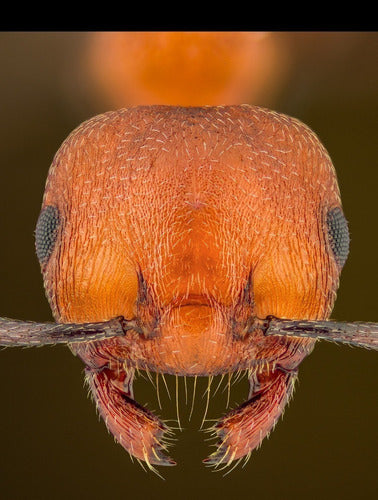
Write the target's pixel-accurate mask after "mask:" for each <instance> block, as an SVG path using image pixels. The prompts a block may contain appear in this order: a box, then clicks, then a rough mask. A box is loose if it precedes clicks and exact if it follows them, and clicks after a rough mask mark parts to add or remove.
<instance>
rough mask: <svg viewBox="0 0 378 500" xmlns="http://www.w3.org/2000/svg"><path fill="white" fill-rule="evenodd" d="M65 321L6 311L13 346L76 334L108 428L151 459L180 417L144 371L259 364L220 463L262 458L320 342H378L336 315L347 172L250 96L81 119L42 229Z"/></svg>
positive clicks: (194, 372)
mask: <svg viewBox="0 0 378 500" xmlns="http://www.w3.org/2000/svg"><path fill="white" fill-rule="evenodd" d="M36 248H37V255H38V258H39V261H40V264H41V268H42V272H43V277H44V284H45V288H46V292H47V297H48V300H49V302H50V305H51V308H52V311H53V315H54V318H55V320H56V322H57V323H56V324H44V325H43V324H33V323H31V322H30V323H28V322H18V321H12V320H5V319H3V320H2V322H1V325H0V343H1V344H3V345H33V344H43V343H54V342H68V343H69V344H70V347H71V349H72V351H73V352H74V353H75V354H76V355H78V356H79V357H80V358H81V359H82V360H83V362H84V364H85V367H86V368H85V370H86V380H87V383H88V384H89V387H90V389H91V391H92V394H93V397H94V400H95V402H96V405H97V407H98V409H99V412H100V414H101V416H102V417H103V419H104V421H105V423H106V425H107V427H108V429H109V430H110V431H111V432H112V433H113V435H114V437H115V438H116V440H117V441H118V442H119V443H120V444H121V445H122V446H123V447H124V448H125V449H126V450H127V451H128V452H129V453H130V454H131V455H133V456H135V457H136V458H138V459H141V460H144V461H146V462H147V464H148V465H150V466H151V467H152V464H156V465H170V464H174V462H173V461H172V460H171V459H170V458H168V457H166V456H165V454H164V453H163V449H162V445H161V442H162V440H163V436H164V432H165V431H167V430H168V428H167V426H166V424H165V423H163V422H162V421H160V420H159V419H158V418H157V417H156V416H155V415H154V414H153V413H152V412H150V411H148V410H146V409H145V408H143V407H142V406H140V405H139V404H138V403H136V402H135V401H134V398H133V377H134V371H135V370H136V369H138V370H147V371H153V372H156V373H168V374H174V375H178V376H213V375H218V374H227V373H232V372H236V371H241V370H243V371H244V370H245V371H246V372H247V373H248V378H249V382H250V392H249V396H248V399H247V401H246V402H245V403H244V404H242V406H240V407H239V408H238V409H236V410H233V411H231V412H230V413H228V414H226V415H225V416H224V417H223V418H221V419H220V420H219V421H218V422H217V424H216V425H215V426H214V430H215V432H216V434H217V435H218V437H219V439H220V443H219V447H218V449H217V451H216V452H215V453H214V454H212V455H211V456H210V457H209V458H208V459H206V460H205V462H207V463H210V464H219V463H225V464H227V463H231V462H233V461H234V460H238V459H240V458H242V457H245V456H248V455H249V454H250V453H251V451H252V450H253V449H254V448H256V447H257V446H258V445H259V444H260V443H261V441H262V439H263V438H264V436H266V435H267V434H268V433H269V432H270V430H271V429H272V428H273V427H274V425H275V423H276V422H277V420H278V418H279V417H280V415H281V413H282V411H283V409H284V407H285V405H286V403H287V401H288V400H289V398H290V397H291V395H292V393H293V387H294V382H295V379H296V377H297V371H298V366H299V364H300V363H301V361H302V360H303V359H304V358H305V357H306V356H307V355H308V354H309V353H310V352H311V351H312V349H313V347H314V344H315V342H316V340H315V339H316V338H330V339H332V340H336V341H340V342H349V343H354V344H355V345H362V346H366V347H371V348H377V329H376V325H375V324H361V323H360V324H354V323H349V324H348V323H346V324H344V325H343V324H340V323H334V322H331V321H328V319H329V317H330V314H331V311H332V308H333V304H334V301H335V297H336V291H337V288H338V283H339V274H340V272H341V269H342V267H343V265H344V263H345V261H346V258H347V255H348V248H349V234H348V227H347V223H346V220H345V217H344V215H343V211H342V207H341V201H340V194H339V189H338V184H337V179H336V174H335V171H334V168H333V165H332V163H331V160H330V158H329V156H328V153H327V152H326V150H325V148H324V147H323V146H322V145H321V143H320V142H319V140H318V138H317V137H316V135H315V134H314V133H313V132H312V131H311V130H310V129H309V128H308V127H307V126H305V125H303V124H302V123H301V122H299V121H298V120H296V119H293V118H290V117H288V116H285V115H282V114H279V113H276V112H273V111H269V110H267V109H262V108H258V107H254V106H250V105H238V106H217V107H187V108H184V107H173V106H140V107H131V108H126V109H121V110H119V111H114V112H108V113H105V114H102V115H99V116H97V117H94V118H92V119H90V120H88V121H87V122H85V123H83V124H82V125H80V126H79V127H78V128H77V129H76V130H75V131H74V132H72V133H71V135H70V136H69V137H68V138H67V139H66V140H65V141H64V143H63V145H62V146H61V148H60V149H59V151H58V153H57V154H56V156H55V158H54V161H53V164H52V166H51V169H50V172H49V175H48V179H47V184H46V190H45V195H44V199H43V205H42V211H41V215H40V217H39V219H38V223H37V229H36Z"/></svg>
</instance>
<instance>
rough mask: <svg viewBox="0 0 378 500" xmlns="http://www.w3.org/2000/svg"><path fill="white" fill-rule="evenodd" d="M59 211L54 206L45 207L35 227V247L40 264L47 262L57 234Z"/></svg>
mask: <svg viewBox="0 0 378 500" xmlns="http://www.w3.org/2000/svg"><path fill="white" fill-rule="evenodd" d="M59 222H60V221H59V212H58V209H57V208H56V207H54V206H51V205H49V206H47V207H45V208H44V209H43V210H42V212H41V213H40V214H39V217H38V221H37V226H36V228H35V249H36V252H37V257H38V260H39V262H40V264H41V265H42V264H47V261H48V260H49V257H50V255H51V253H52V251H53V249H54V244H55V241H56V237H57V234H58V227H59Z"/></svg>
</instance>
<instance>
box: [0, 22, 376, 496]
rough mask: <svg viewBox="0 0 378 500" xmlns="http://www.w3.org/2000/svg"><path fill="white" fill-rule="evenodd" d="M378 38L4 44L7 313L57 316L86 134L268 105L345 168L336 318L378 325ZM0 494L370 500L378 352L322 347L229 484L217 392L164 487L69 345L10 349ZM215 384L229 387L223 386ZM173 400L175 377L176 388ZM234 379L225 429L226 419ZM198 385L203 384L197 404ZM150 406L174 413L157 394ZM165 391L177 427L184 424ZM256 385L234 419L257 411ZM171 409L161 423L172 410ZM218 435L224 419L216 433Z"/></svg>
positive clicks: (224, 36) (180, 445)
mask: <svg viewBox="0 0 378 500" xmlns="http://www.w3.org/2000/svg"><path fill="white" fill-rule="evenodd" d="M377 56H378V33H374V32H345V33H344V32H305V33H301V32H274V33H263V32H258V33H202V32H198V33H159V32H158V33H136V32H131V33H130V32H129V33H110V32H109V33H96V32H25V33H24V32H1V33H0V71H1V78H0V110H1V114H0V182H1V187H2V196H1V197H0V213H1V216H0V227H1V235H2V244H1V245H0V279H1V284H2V287H1V301H0V316H6V317H11V318H18V319H29V320H35V321H49V320H51V319H52V318H51V313H50V309H49V306H48V304H47V301H46V299H45V296H44V291H43V286H42V279H41V275H40V271H39V265H38V263H37V259H36V256H35V251H34V235H33V231H34V227H35V222H36V219H37V217H38V214H39V210H40V206H41V202H42V195H43V191H44V183H45V179H46V175H47V171H48V168H49V165H50V163H51V162H52V159H53V156H54V154H55V152H56V151H57V149H58V148H59V146H60V144H61V143H62V141H63V140H64V139H65V138H66V136H67V135H68V134H69V133H70V132H71V131H72V130H73V129H74V128H75V127H76V126H77V125H79V124H80V123H81V122H82V121H84V120H86V119H88V118H90V117H92V116H93V115H96V114H98V113H102V112H104V111H108V110H110V109H116V108H120V107H123V106H127V105H135V104H159V103H160V104H183V105H202V104H238V103H242V102H243V103H252V104H256V105H260V106H265V107H269V108H272V109H275V110H276V111H280V112H284V113H286V114H289V115H291V116H294V117H296V118H299V119H300V120H302V121H303V122H305V123H306V124H307V125H309V126H310V127H311V128H312V129H313V130H314V131H315V132H316V133H317V134H318V136H319V137H320V139H321V140H322V142H323V143H324V145H325V146H326V148H327V150H328V151H329V153H330V155H331V158H332V159H333V162H334V165H335V167H336V170H337V173H338V178H339V184H340V188H341V193H342V199H343V205H344V211H345V214H346V216H347V219H348V220H349V224H350V230H351V253H350V257H349V260H348V262H347V264H346V266H345V268H344V271H343V274H342V279H341V286H340V290H339V294H338V300H337V303H336V307H335V309H334V312H333V317H334V318H336V319H340V320H349V321H353V320H364V321H378V315H377V307H376V301H377V293H376V287H377V260H376V256H377V251H378V245H377V242H378V238H377V201H376V200H377V180H378V162H377V147H376V144H377V132H378V120H377V116H378V93H377V85H378V64H377ZM0 356H1V359H0V391H1V411H0V446H1V455H0V498H1V499H4V500H8V499H9V500H10V499H34V498H37V499H63V498H64V499H66V498H67V497H69V498H71V499H76V498H80V499H87V498H88V499H89V498H91V499H103V498H107V497H109V498H113V499H121V498H129V497H130V498H136V499H139V498H151V499H155V498H156V499H160V498H164V499H170V498H177V497H180V498H182V499H189V498H193V497H194V498H199V499H202V498H204V499H206V500H211V499H213V498H214V499H217V500H221V499H222V500H223V499H227V498H230V496H232V497H241V496H247V498H252V497H253V498H259V500H263V499H273V498H274V499H276V498H278V499H289V498H290V499H296V498H301V499H302V498H306V499H319V498H321V499H331V498H332V499H338V498H340V499H341V498H342V499H357V498H358V499H365V498H366V499H367V498H372V497H373V496H374V494H375V496H376V494H377V492H378V478H377V466H378V463H377V445H378V433H377V424H376V422H377V421H378V401H377V381H378V377H377V357H376V354H375V353H374V352H368V351H364V350H362V349H357V348H355V349H352V348H349V347H341V346H336V345H333V344H328V343H320V344H319V345H318V346H317V347H316V349H315V351H314V352H313V354H312V355H311V356H310V357H308V358H307V359H306V360H305V361H304V362H303V363H302V365H301V369H300V378H299V384H298V385H297V389H296V393H295V396H294V398H293V400H292V402H291V404H290V405H289V406H288V408H287V409H286V412H285V415H284V418H283V419H281V420H280V421H279V423H278V425H277V426H276V429H275V430H274V432H273V433H272V434H271V436H270V438H269V439H266V440H265V441H264V442H263V445H262V447H261V448H260V449H259V450H257V451H255V452H254V453H253V454H252V457H251V459H250V461H249V462H248V464H247V465H246V467H245V468H241V467H239V468H237V469H235V470H234V471H233V472H232V473H231V474H229V475H227V476H225V477H223V475H222V474H223V473H222V472H219V473H214V472H212V469H207V468H206V467H204V466H203V465H202V464H201V460H202V459H203V458H205V457H206V456H207V455H208V453H209V451H210V449H209V443H208V442H206V441H204V439H205V438H207V437H208V436H207V435H206V434H204V433H202V432H198V427H199V426H200V423H201V420H202V416H203V412H204V409H205V403H206V401H205V399H206V398H202V394H203V392H204V391H205V389H206V382H205V381H200V383H199V385H200V387H199V389H200V390H199V391H197V397H196V401H195V407H194V413H193V417H192V419H191V420H190V421H189V419H188V413H189V408H188V407H189V406H190V405H189V403H188V405H185V398H184V389H183V384H182V381H180V391H179V392H180V398H181V412H182V414H181V421H182V425H183V427H184V429H183V431H182V432H179V431H178V432H177V438H178V441H177V442H176V445H175V447H174V448H173V449H172V456H173V458H175V459H176V461H177V462H178V465H177V466H176V467H173V468H168V469H161V472H162V473H163V474H164V477H165V479H166V480H165V481H162V480H161V479H159V478H158V477H156V476H155V475H154V474H152V473H150V472H148V473H146V472H144V471H143V470H142V469H141V468H140V466H139V465H138V464H137V463H134V464H133V463H132V462H131V460H130V459H129V456H128V455H127V453H126V452H124V450H123V449H122V448H121V447H120V446H119V445H117V444H115V443H114V441H113V438H112V437H111V435H110V434H108V433H107V431H106V429H105V426H104V424H103V423H102V421H99V419H98V417H97V415H96V412H95V408H94V405H93V403H92V402H91V400H90V398H89V397H87V389H86V388H85V387H83V365H82V363H81V362H80V361H79V360H78V359H76V358H75V357H74V356H73V355H72V354H71V353H70V351H69V350H68V349H67V348H65V347H62V346H57V347H43V348H39V349H7V350H3V351H2V352H1V353H0ZM214 383H215V382H214ZM168 385H169V386H170V388H171V392H172V393H173V394H174V381H173V380H171V379H170V378H169V377H168ZM224 388H225V384H223V386H221V389H220V390H219V391H218V393H217V395H216V396H214V397H213V398H212V399H211V401H210V408H209V412H208V417H209V418H218V417H219V416H221V415H222V414H223V412H224V411H225V403H226V399H227V394H226V393H227V391H224ZM191 391H192V381H191V380H188V393H189V400H190V397H191ZM135 392H136V397H137V399H138V400H139V401H140V402H141V403H148V406H149V408H151V409H155V410H156V409H158V404H157V399H156V393H155V390H154V389H153V387H152V385H151V384H150V383H149V382H148V381H144V380H138V382H137V384H136V388H135ZM173 394H172V400H170V399H169V398H168V396H167V395H166V394H164V393H163V391H162V395H161V399H162V402H163V404H164V407H163V410H161V411H160V414H161V415H162V416H163V417H164V418H166V419H174V418H176V410H175V402H174V397H173ZM246 395H247V385H246V382H245V381H241V382H240V383H239V384H235V385H234V386H233V387H232V391H231V406H236V405H237V404H239V403H241V402H242V401H244V400H245V398H246ZM158 413H159V412H158ZM209 425H210V424H209Z"/></svg>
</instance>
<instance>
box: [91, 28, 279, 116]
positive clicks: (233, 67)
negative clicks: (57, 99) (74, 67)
mask: <svg viewBox="0 0 378 500" xmlns="http://www.w3.org/2000/svg"><path fill="white" fill-rule="evenodd" d="M85 62H86V66H87V68H88V71H89V74H90V77H91V80H92V82H93V83H94V84H95V86H97V88H98V91H99V92H100V94H102V96H103V97H105V99H106V100H107V101H108V102H109V104H111V105H115V106H117V107H121V106H125V105H130V104H143V105H146V104H170V105H172V104H173V105H181V106H193V105H194V106H200V105H218V104H235V103H239V102H250V101H253V102H261V100H262V99H263V100H264V99H266V98H268V99H269V98H270V97H271V94H272V93H273V94H274V92H275V90H276V88H277V87H279V86H280V83H281V82H282V80H283V78H284V77H285V75H286V73H287V70H288V67H287V66H288V57H287V54H286V51H285V48H284V47H283V42H280V41H279V40H276V38H275V36H274V35H273V34H272V33H264V32H115V33H109V32H108V33H107V32H105V33H104V32H100V33H91V34H90V35H89V36H88V49H87V51H86V61H85Z"/></svg>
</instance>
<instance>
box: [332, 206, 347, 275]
mask: <svg viewBox="0 0 378 500" xmlns="http://www.w3.org/2000/svg"><path fill="white" fill-rule="evenodd" d="M327 230H328V238H329V242H330V245H331V248H332V251H333V254H334V256H335V259H336V262H337V264H338V265H339V266H340V267H343V266H344V264H345V262H346V260H347V257H348V253H349V241H350V238H349V230H348V223H347V221H346V219H345V217H344V214H343V211H342V210H341V208H339V207H336V208H332V209H331V210H329V212H328V213H327Z"/></svg>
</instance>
